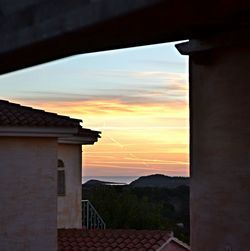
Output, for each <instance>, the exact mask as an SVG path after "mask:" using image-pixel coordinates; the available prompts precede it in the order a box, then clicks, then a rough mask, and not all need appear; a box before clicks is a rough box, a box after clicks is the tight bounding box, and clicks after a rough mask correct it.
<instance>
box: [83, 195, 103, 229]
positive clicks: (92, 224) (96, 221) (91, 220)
mask: <svg viewBox="0 0 250 251" xmlns="http://www.w3.org/2000/svg"><path fill="white" fill-rule="evenodd" d="M82 225H83V227H85V228H86V229H105V228H106V224H105V222H104V220H103V219H102V217H101V216H100V215H99V213H98V212H97V211H96V209H95V208H94V206H93V205H92V204H91V202H90V201H89V200H82Z"/></svg>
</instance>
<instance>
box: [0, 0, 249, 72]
mask: <svg viewBox="0 0 250 251" xmlns="http://www.w3.org/2000/svg"><path fill="white" fill-rule="evenodd" d="M249 5H250V3H247V2H246V1H243V0H238V1H237V2H236V3H235V1H233V0H217V1H214V2H213V1H208V2H203V1H198V0H189V1H187V0H126V1H124V0H108V1H106V0H71V1H68V0H51V1H48V0H23V1H19V0H8V1H7V0H1V1H0V28H1V29H0V37H1V44H0V45H1V46H0V73H2V74H3V73H7V72H10V71H14V70H18V69H22V68H25V67H29V66H33V65H37V64H41V63H45V62H48V61H51V60H55V59H59V58H63V57H67V56H71V55H75V54H80V53H88V52H95V51H100V50H109V49H118V48H125V47H131V46H140V45H147V44H154V43H162V42H170V41H176V40H183V39H190V38H195V37H201V36H206V35H208V34H211V33H216V32H218V31H223V30H227V29H232V28H237V27H238V26H246V25H248V24H249V16H250V15H249Z"/></svg>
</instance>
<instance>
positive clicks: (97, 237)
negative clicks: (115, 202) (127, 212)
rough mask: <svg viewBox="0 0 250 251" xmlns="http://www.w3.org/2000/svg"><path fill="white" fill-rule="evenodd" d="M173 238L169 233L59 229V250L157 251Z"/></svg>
mask: <svg viewBox="0 0 250 251" xmlns="http://www.w3.org/2000/svg"><path fill="white" fill-rule="evenodd" d="M170 237H171V235H170V233H169V232H167V231H154V230H88V231H87V230H82V229H59V230H58V250H59V251H64V250H68V247H70V248H72V249H71V250H74V249H73V248H78V249H79V250H86V248H87V250H104V251H109V250H110V251H114V250H120V251H125V250H128V251H132V250H135V251H136V250H137V251H138V250H157V249H158V248H159V247H161V246H162V243H165V242H166V240H168V239H169V238H170Z"/></svg>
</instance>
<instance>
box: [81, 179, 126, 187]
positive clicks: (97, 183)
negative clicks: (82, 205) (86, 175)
mask: <svg viewBox="0 0 250 251" xmlns="http://www.w3.org/2000/svg"><path fill="white" fill-rule="evenodd" d="M106 185H126V184H124V183H118V182H109V181H102V180H94V179H92V180H89V181H87V182H85V183H84V184H83V186H84V187H85V188H86V187H87V188H93V187H99V186H106Z"/></svg>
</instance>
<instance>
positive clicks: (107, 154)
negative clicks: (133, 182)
mask: <svg viewBox="0 0 250 251" xmlns="http://www.w3.org/2000/svg"><path fill="white" fill-rule="evenodd" d="M187 68H188V65H187V58H186V57H184V56H181V55H179V54H178V52H177V51H176V49H175V48H174V45H173V43H169V44H160V45H154V46H145V47H137V48H130V49H123V50H113V51H107V52H100V53H91V54H85V55H79V56H74V57H70V58H66V59H63V60H58V61H55V62H52V63H49V64H44V65H41V66H37V67H32V68H29V69H26V70H22V71H18V72H15V73H11V74H7V75H3V76H1V77H0V93H1V95H0V96H1V99H7V100H9V101H12V102H17V103H20V104H23V105H28V106H32V107H34V108H40V109H45V110H46V111H51V112H56V113H59V114H64V115H67V116H70V117H73V118H79V119H82V120H83V124H82V125H83V126H84V127H87V128H91V129H93V130H100V131H102V138H101V139H100V141H99V142H98V143H96V144H95V145H94V146H84V148H83V157H84V164H83V165H84V168H83V175H85V176H140V175H148V174H154V173H162V174H166V175H170V176H173V175H178V176H179V175H184V176H187V175H189V159H188V137H189V135H188V81H187V80H188V73H187Z"/></svg>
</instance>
